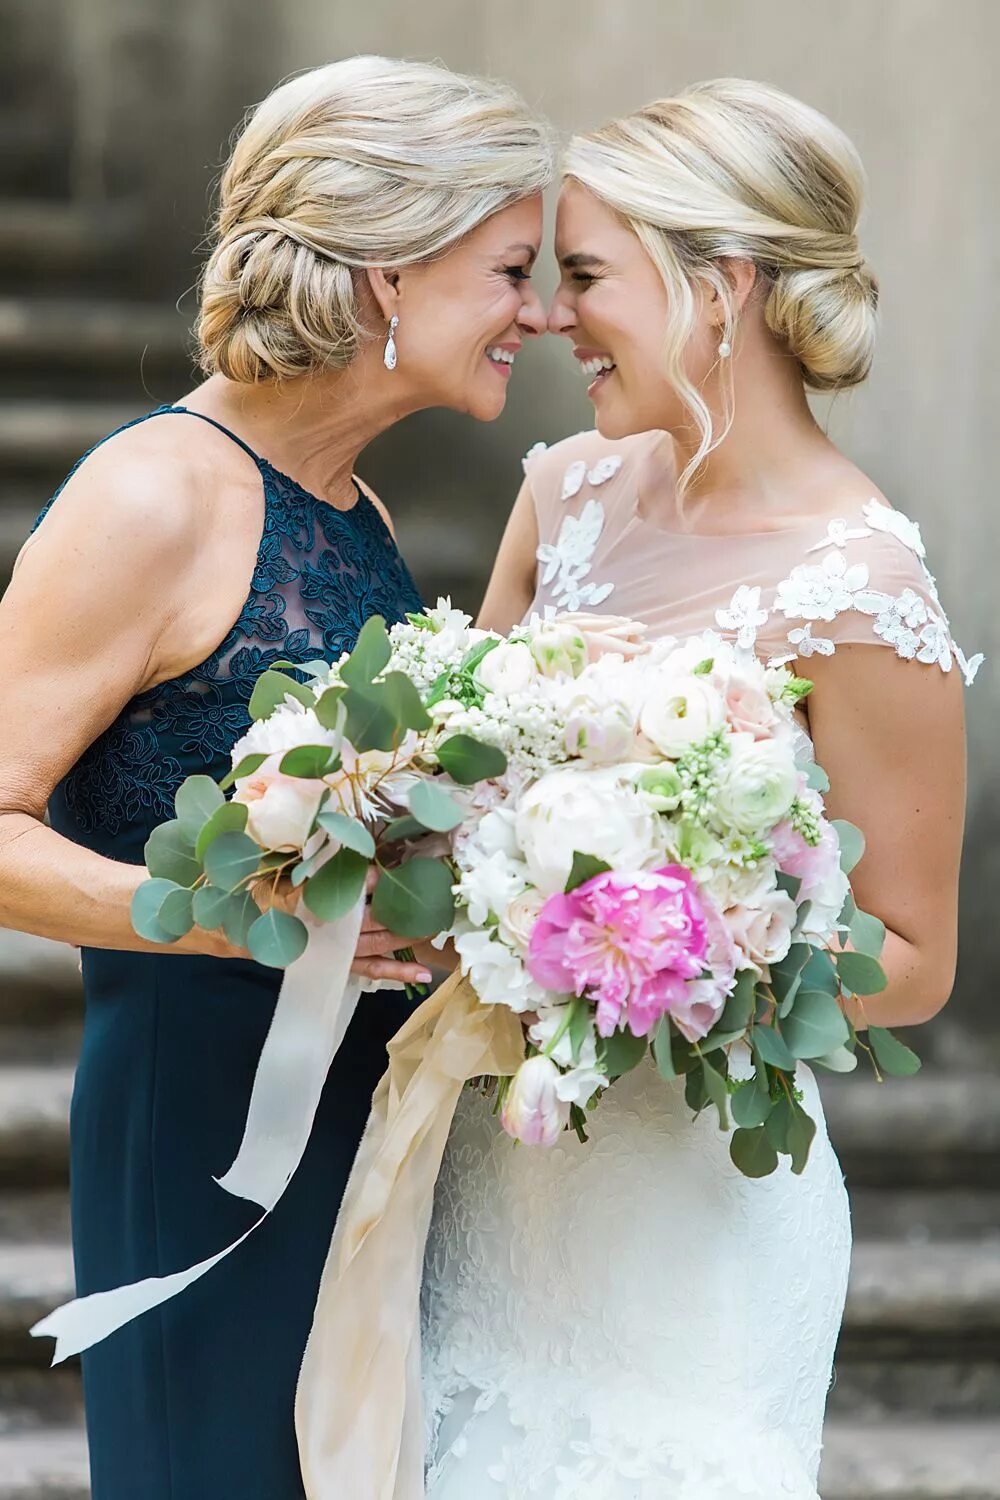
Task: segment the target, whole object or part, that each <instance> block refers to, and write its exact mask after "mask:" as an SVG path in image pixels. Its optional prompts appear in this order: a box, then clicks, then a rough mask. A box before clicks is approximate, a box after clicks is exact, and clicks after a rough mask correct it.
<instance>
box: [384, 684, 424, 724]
mask: <svg viewBox="0 0 1000 1500" xmlns="http://www.w3.org/2000/svg"><path fill="white" fill-rule="evenodd" d="M378 686H379V688H380V689H381V695H380V696H381V699H382V702H383V703H384V705H385V706H386V708H388V710H389V711H390V713H392V714H393V715H394V717H395V719H396V721H397V723H399V724H401V725H402V727H403V728H404V729H421V730H422V729H430V727H431V716H430V714H429V713H428V712H427V710H426V708H425V707H424V705H423V703H422V702H421V699H420V694H419V693H418V692H417V690H416V688H415V687H414V685H413V683H412V682H411V681H410V679H409V678H408V677H407V676H406V674H405V672H389V673H387V674H386V676H385V677H384V678H383V679H382V681H381V682H380V683H379V684H378Z"/></svg>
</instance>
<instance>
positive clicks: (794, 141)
mask: <svg viewBox="0 0 1000 1500" xmlns="http://www.w3.org/2000/svg"><path fill="white" fill-rule="evenodd" d="M565 172H566V175H567V176H568V177H571V178H574V179H576V180H577V181H578V182H580V183H582V184H583V186H584V187H586V188H588V189H589V190H590V191H591V192H592V193H594V194H595V195H596V196H597V197H598V198H600V199H601V200H602V201H603V202H605V203H606V204H607V205H608V206H609V207H611V208H613V209H615V210H616V211H617V212H618V213H619V214H620V215H621V216H622V217H623V219H624V220H625V221H626V222H627V223H628V225H629V227H630V228H631V229H632V230H633V232H634V233H635V234H636V235H637V237H638V239H639V241H640V242H641V244H642V245H643V248H644V249H645V250H646V252H647V254H648V255H649V256H650V258H651V259H652V261H653V262H654V264H655V265H656V267H657V268H658V270H659V272H660V274H661V275H662V277H663V280H664V283H665V285H666V288H667V293H668V296H669V299H670V310H671V317H670V324H669V327H668V330H667V344H666V351H665V357H666V367H667V373H668V378H669V379H670V381H671V383H672V384H673V385H674V387H675V389H676V390H677V391H678V393H679V395H680V397H681V399H682V400H683V401H684V403H685V405H686V406H687V407H688V409H689V410H690V412H691V414H692V417H693V419H694V421H695V424H696V426H697V428H698V429H700V432H701V443H700V446H699V448H698V451H697V452H696V454H695V455H694V457H693V459H692V460H691V462H690V463H689V464H688V466H687V468H686V469H685V471H684V474H683V475H682V477H681V484H680V489H681V492H682V493H683V489H684V486H685V484H687V483H688V482H689V481H690V479H691V477H692V475H693V474H694V473H695V472H696V470H697V469H698V467H699V466H700V465H701V463H702V462H703V460H704V459H705V457H706V456H707V455H708V454H709V453H710V452H711V451H712V449H713V448H715V447H716V446H717V445H718V444H719V443H720V442H721V441H722V439H723V437H724V436H725V433H726V432H727V431H728V428H729V425H730V423H731V421H732V400H733V397H732V380H731V376H730V378H729V380H728V381H724V383H723V395H724V414H723V415H724V420H723V424H722V430H721V431H720V432H718V433H714V432H713V423H712V417H711V413H710V411H709V409H708V406H707V404H706V402H705V400H704V399H703V397H702V395H701V393H700V392H699V391H698V389H697V388H696V386H695V385H694V384H693V383H692V382H691V381H690V380H689V379H688V378H687V376H686V374H685V371H684V365H683V356H684V351H685V348H686V346H687V343H688V341H689V339H690V337H691V335H692V333H693V332H694V329H695V327H696V324H697V315H698V307H699V303H698V299H697V297H696V289H698V288H699V287H700V288H701V289H704V290H706V291H708V292H716V293H717V294H718V296H719V299H720V302H721V305H722V308H723V310H724V324H723V330H722V339H723V340H725V341H727V342H728V343H729V344H730V345H732V343H733V339H734V336H735V335H736V331H737V330H736V323H737V318H736V309H735V306H734V301H733V290H732V285H731V283H730V281H729V278H728V277H727V276H726V274H725V271H724V268H723V266H722V265H721V264H720V262H722V261H723V260H724V259H725V258H726V257H737V258H741V259H749V260H751V261H753V262H754V264H755V265H756V267H757V269H758V273H759V280H760V282H761V284H762V287H761V290H762V294H763V295H764V299H765V300H764V317H765V320H766V322H767V326H768V328H769V329H770V330H771V332H772V333H773V334H774V335H775V337H776V338H778V339H779V340H781V342H782V343H783V344H784V345H785V347H786V348H787V349H788V351H789V353H790V354H791V355H793V356H794V358H795V359H796V360H797V361H798V365H799V369H800V371H801V374H802V379H803V381H804V382H805V384H806V386H807V387H808V388H809V389H810V390H814V391H839V390H844V389H846V388H848V387H849V386H853V385H857V384H859V383H860V382H861V381H863V380H864V379H865V377H866V376H867V374H868V371H869V369H870V367H871V362H872V355H873V352H874V343H875V331H876V312H877V308H878V282H877V280H876V277H875V275H874V273H873V271H872V270H871V268H870V267H869V266H868V264H867V262H866V261H865V259H864V257H863V255H862V254H861V250H860V248H859V246H858V238H857V231H858V221H859V218H860V216H861V211H862V208H863V204H864V195H865V174H864V168H863V167H862V164H861V160H860V157H859V156H858V153H857V151H856V150H855V148H854V146H853V145H852V144H851V142H850V141H849V140H848V138H847V136H846V135H844V133H843V131H841V130H839V129H838V128H837V126H836V125H834V124H833V123H832V122H831V121H830V120H828V119H827V118H826V117H825V116H824V115H821V114H820V113H819V112H818V111H817V110H814V109H810V108H809V106H808V105H806V104H802V103H800V102H799V100H797V99H793V98H791V97H790V96H789V95H788V94H784V93H782V92H781V91H780V90H779V89H776V88H771V87H769V86H768V85H766V84H760V83H751V82H749V81H747V80H745V79H739V78H726V79H718V80H716V81H714V82H711V83H700V84H696V85H695V86H694V87H693V88H690V89H687V90H686V91H685V92H684V93H682V94H680V95H678V96H677V97H676V98H673V99H661V100H658V101H656V102H655V103H653V104H650V105H647V106H646V108H644V109H640V110H638V111H637V112H636V113H635V114H632V115H628V116H626V117H624V118H623V119H619V120H615V121H613V122H612V123H611V124H610V125H606V126H604V127H602V128H601V129H600V130H596V131H594V132H593V133H591V134H588V135H583V136H575V137H574V138H573V140H572V141H571V143H570V146H569V150H568V152H567V154H566V160H565ZM730 368H731V367H730Z"/></svg>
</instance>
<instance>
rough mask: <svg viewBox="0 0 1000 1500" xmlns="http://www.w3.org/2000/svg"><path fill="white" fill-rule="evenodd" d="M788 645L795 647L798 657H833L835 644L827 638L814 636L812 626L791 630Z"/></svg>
mask: <svg viewBox="0 0 1000 1500" xmlns="http://www.w3.org/2000/svg"><path fill="white" fill-rule="evenodd" d="M788 644H789V645H790V646H794V647H795V655H796V656H803V657H806V656H832V655H833V652H834V645H833V642H832V641H831V640H830V639H829V638H828V637H827V636H823V635H816V636H814V635H813V633H812V625H811V624H810V625H803V626H801V627H800V628H799V629H798V630H790V631H789V632H788Z"/></svg>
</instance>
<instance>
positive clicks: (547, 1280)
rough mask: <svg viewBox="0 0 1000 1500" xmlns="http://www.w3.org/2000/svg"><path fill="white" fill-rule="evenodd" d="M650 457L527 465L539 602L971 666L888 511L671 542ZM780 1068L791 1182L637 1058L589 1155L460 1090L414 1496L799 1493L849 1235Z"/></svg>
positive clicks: (658, 454)
mask: <svg viewBox="0 0 1000 1500" xmlns="http://www.w3.org/2000/svg"><path fill="white" fill-rule="evenodd" d="M664 446H665V440H664V439H663V438H662V435H658V434H645V435H643V436H641V437H635V438H629V439H626V440H624V441H622V442H618V443H608V442H606V441H604V440H603V439H601V438H600V437H599V436H598V435H597V434H595V433H587V434H581V435H579V436H578V437H576V438H571V439H569V440H567V441H566V442H564V443H560V444H559V445H557V446H556V447H555V448H552V449H548V450H544V451H542V450H540V449H536V450H532V454H530V455H529V458H528V460H526V470H527V475H528V483H529V484H530V486H531V489H532V492H533V494H534V498H535V503H536V507H537V513H538V521H539V534H540V536H541V538H542V544H541V546H540V547H539V582H538V592H537V595H536V599H535V603H534V606H533V608H535V609H542V608H544V607H545V606H547V605H554V606H555V607H556V608H558V609H563V610H564V609H581V608H582V609H592V610H593V609H597V608H602V609H605V610H606V611H607V612H614V613H618V614H623V615H628V616H633V617H636V618H639V619H643V620H645V621H646V622H647V623H648V625H649V626H650V630H651V634H653V635H662V634H676V635H688V634H692V633H694V632H696V631H703V630H705V629H716V630H719V631H720V633H721V634H723V635H726V636H727V638H733V637H734V636H735V635H736V634H739V635H740V637H741V643H742V644H745V645H748V644H753V645H755V647H756V649H757V650H758V652H759V654H761V655H762V656H764V657H765V658H766V659H770V658H772V657H783V658H788V657H789V656H790V655H798V656H799V657H806V658H807V657H808V656H809V655H811V654H814V653H815V652H817V651H818V652H822V653H823V654H824V655H826V654H829V653H830V652H831V651H833V650H834V649H835V647H836V645H837V644H838V643H842V642H849V641H852V642H862V641H864V642H869V643H872V642H880V643H882V644H884V645H886V646H890V647H892V648H894V649H895V650H896V651H897V652H898V653H899V655H901V656H904V657H907V658H910V659H914V660H919V661H922V662H925V663H933V664H935V666H934V669H935V670H937V669H944V670H951V669H952V668H953V666H955V665H956V664H957V667H958V669H961V670H964V671H966V674H967V676H971V673H972V671H974V669H975V664H972V666H971V667H970V665H969V664H968V663H967V662H966V661H965V658H964V657H963V656H962V654H961V652H960V651H959V650H958V648H957V647H955V646H954V644H953V642H952V640H951V636H950V632H949V629H948V625H947V621H946V619H945V617H944V614H943V612H942V610H941V606H940V603H939V601H938V599H937V594H936V590H935V588H934V583H933V579H932V578H931V577H930V575H929V574H928V573H927V571H926V568H925V566H924V563H923V546H922V543H921V540H920V534H919V530H918V529H917V527H916V526H915V525H913V523H912V522H910V521H908V520H907V519H906V517H904V516H902V515H901V514H900V513H899V512H898V511H894V510H889V509H888V508H887V507H886V506H884V505H882V504H880V503H878V502H870V503H869V504H868V505H866V506H865V507H864V508H863V509H861V510H860V511H859V513H858V514H857V515H848V516H840V515H835V516H829V517H827V516H822V517H818V518H817V519H816V520H815V521H814V522H811V523H810V525H809V527H808V528H807V530H803V529H802V528H798V529H795V530H784V531H771V532H763V533H756V534H753V535H751V536H741V537H739V538H738V539H734V538H732V537H720V536H717V535H706V534H705V533H704V532H702V533H701V534H692V533H690V532H684V531H682V530H680V529H678V527H679V523H677V522H676V520H674V521H672V522H671V527H670V529H668V528H667V527H666V526H664V525H663V524H662V523H659V522H655V523H654V522H653V521H652V520H650V519H647V518H646V517H645V516H644V515H643V513H642V501H643V495H644V493H645V492H646V491H647V490H651V489H654V488H655V485H656V481H657V477H658V476H657V470H658V465H660V466H662V465H663V464H664V461H665V460H664V457H663V453H664ZM738 585H739V587H738ZM743 1068H744V1070H745V1071H749V1067H748V1065H747V1063H746V1062H745V1061H744V1063H743ZM733 1071H734V1072H735V1073H739V1072H740V1071H741V1067H740V1062H739V1060H738V1059H734V1061H733ZM799 1076H800V1079H801V1086H802V1088H803V1090H804V1092H805V1101H804V1103H805V1108H806V1109H807V1111H808V1112H809V1114H810V1115H811V1116H812V1117H813V1118H814V1119H815V1120H816V1122H817V1126H818V1129H817V1134H816V1139H815V1141H814V1143H813V1147H812V1151H811V1155H810V1159H809V1163H808V1166H807V1168H806V1170H805V1172H804V1173H803V1174H802V1176H801V1177H794V1176H793V1175H792V1174H791V1171H790V1166H789V1162H788V1159H787V1158H784V1157H783V1158H781V1163H780V1165H779V1168H778V1170H777V1171H776V1172H775V1173H774V1174H773V1175H772V1176H771V1177H768V1178H766V1179H763V1180H760V1181H750V1180H748V1179H746V1178H744V1177H743V1176H741V1175H740V1173H739V1172H738V1171H737V1170H736V1168H735V1167H734V1166H733V1165H732V1163H731V1162H730V1159H729V1153H728V1137H727V1136H726V1135H725V1134H723V1133H722V1132H721V1131H720V1130H719V1128H718V1123H717V1118H716V1116H715V1112H714V1110H707V1111H706V1112H705V1113H704V1114H703V1115H701V1116H700V1117H698V1118H697V1119H694V1120H693V1119H692V1115H691V1111H690V1110H689V1109H688V1108H687V1106H686V1104H685V1102H684V1098H683V1087H682V1085H680V1084H673V1085H669V1084H666V1083H664V1081H663V1080H662V1079H661V1078H660V1077H659V1076H658V1075H657V1073H656V1072H655V1069H654V1068H653V1067H652V1065H651V1064H644V1065H641V1066H640V1067H639V1068H637V1069H636V1070H635V1071H634V1072H632V1073H631V1074H628V1075H626V1077H624V1078H622V1079H621V1080H619V1081H618V1082H617V1083H616V1084H615V1085H614V1086H613V1087H612V1088H610V1089H609V1090H608V1091H607V1093H606V1095H605V1096H604V1098H603V1099H602V1101H601V1103H600V1105H599V1107H598V1109H597V1110H596V1112H595V1113H594V1114H593V1116H592V1126H591V1139H590V1141H589V1143H588V1144H581V1143H580V1142H578V1141H577V1139H576V1137H575V1136H573V1135H571V1134H565V1135H564V1136H563V1137H562V1139H561V1142H560V1144H558V1145H557V1146H555V1147H554V1148H552V1149H551V1150H544V1149H542V1148H529V1147H524V1146H515V1144H514V1142H512V1141H511V1140H510V1139H509V1138H508V1137H507V1136H506V1135H504V1134H503V1132H502V1131H501V1130H500V1127H499V1125H498V1123H497V1121H496V1119H495V1118H494V1116H493V1114H492V1112H491V1109H490V1105H489V1103H488V1102H487V1101H486V1100H485V1099H484V1098H483V1097H482V1096H481V1095H479V1094H477V1093H476V1092H474V1091H473V1090H472V1089H467V1090H466V1091H465V1093H464V1095H463V1098H462V1100H461V1102H460V1104H459V1109H458V1113H457V1115H456V1119H455V1123H454V1127H453V1130H452V1133H451V1137H450V1140H449V1145H448V1150H447V1154H446V1157H445V1161H444V1165H443V1168H442V1172H441V1176H440V1179H439V1183H438V1188H437V1194H436V1199H435V1208H434V1216H433V1222H432V1225H431V1230H430V1237H429V1241H428V1247H427V1258H426V1265H425V1276H424V1295H423V1318H422V1330H423V1361H424V1402H425V1412H426V1417H427V1454H428V1474H427V1485H426V1493H427V1495H428V1496H429V1497H432V1500H571V1497H573V1500H736V1497H748V1500H751V1497H752V1500H779V1497H789V1500H817V1492H816V1477H817V1472H818V1469H819V1460H820V1450H821V1438H822V1427H823V1414H824V1406H825V1401H826V1395H827V1390H828V1388H829V1384H830V1378H831V1370H832V1362H833V1354H834V1348H835V1344H836V1340H837V1335H838V1331H839V1328H840V1322H841V1317H842V1313H843V1307H844V1298H845V1293H846V1289H847V1278H848V1269H849V1262H850V1246H851V1230H850V1216H849V1209H848V1201H847V1194H846V1191H845V1188H844V1183H843V1179H842V1175H841V1171H840V1167H839V1164H838V1161H837V1158H836V1155H835V1154H834V1151H833V1148H832V1146H831V1144H830V1141H829V1137H828V1135H827V1132H826V1127H825V1122H824V1118H823V1111H822V1105H821V1103H820V1099H819V1095H818V1092H817V1088H816V1083H815V1080H814V1078H813V1076H812V1074H811V1073H810V1072H809V1070H808V1069H806V1068H804V1067H800V1069H799Z"/></svg>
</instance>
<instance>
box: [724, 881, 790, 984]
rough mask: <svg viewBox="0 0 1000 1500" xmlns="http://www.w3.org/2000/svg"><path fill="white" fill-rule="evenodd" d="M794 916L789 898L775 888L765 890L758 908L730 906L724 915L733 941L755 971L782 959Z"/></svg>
mask: <svg viewBox="0 0 1000 1500" xmlns="http://www.w3.org/2000/svg"><path fill="white" fill-rule="evenodd" d="M796 915H797V913H796V907H795V902H794V901H793V900H792V898H791V896H789V895H787V894H786V893H785V892H784V891H781V890H777V889H776V890H773V891H769V892H768V893H767V895H765V896H764V897H763V898H762V900H761V902H760V905H759V906H733V907H730V909H729V910H728V911H727V912H726V914H725V916H726V926H727V927H728V928H729V932H730V935H731V936H732V939H733V941H734V942H735V944H736V946H737V947H738V948H739V949H740V951H741V952H742V954H743V956H744V957H745V958H746V959H748V960H749V962H750V963H751V964H752V965H753V967H754V968H755V969H757V971H758V972H761V971H763V970H764V969H765V968H767V967H768V965H770V964H775V963H778V962H779V961H780V960H781V959H783V958H784V957H785V955H786V953H787V952H788V950H789V948H790V947H791V946H792V928H793V927H794V926H795V919H796Z"/></svg>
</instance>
